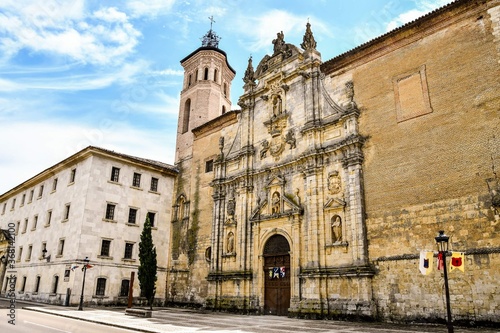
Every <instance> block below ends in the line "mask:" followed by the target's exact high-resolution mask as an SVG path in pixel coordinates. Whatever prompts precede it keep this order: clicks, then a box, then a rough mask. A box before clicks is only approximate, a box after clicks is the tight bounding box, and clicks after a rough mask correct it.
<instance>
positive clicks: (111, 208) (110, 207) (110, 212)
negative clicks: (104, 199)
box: [105, 203, 116, 220]
mask: <svg viewBox="0 0 500 333" xmlns="http://www.w3.org/2000/svg"><path fill="white" fill-rule="evenodd" d="M115 208H116V205H114V204H110V203H108V204H107V205H106V216H105V218H106V220H113V219H114V218H115Z"/></svg>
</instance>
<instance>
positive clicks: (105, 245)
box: [101, 239, 111, 257]
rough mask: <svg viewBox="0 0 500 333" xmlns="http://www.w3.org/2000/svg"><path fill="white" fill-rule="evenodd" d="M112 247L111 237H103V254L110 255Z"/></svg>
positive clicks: (104, 255)
mask: <svg viewBox="0 0 500 333" xmlns="http://www.w3.org/2000/svg"><path fill="white" fill-rule="evenodd" d="M110 247H111V241H110V240H109V239H103V240H102V242H101V256H103V257H109V249H110Z"/></svg>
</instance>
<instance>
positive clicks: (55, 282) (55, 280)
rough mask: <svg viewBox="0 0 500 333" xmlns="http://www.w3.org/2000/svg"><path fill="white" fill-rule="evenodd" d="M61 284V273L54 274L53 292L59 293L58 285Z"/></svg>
mask: <svg viewBox="0 0 500 333" xmlns="http://www.w3.org/2000/svg"><path fill="white" fill-rule="evenodd" d="M58 284H59V275H55V276H54V280H53V281H52V292H51V293H52V294H57V285H58Z"/></svg>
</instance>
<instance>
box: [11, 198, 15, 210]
mask: <svg viewBox="0 0 500 333" xmlns="http://www.w3.org/2000/svg"><path fill="white" fill-rule="evenodd" d="M15 206H16V198H14V199H13V200H12V207H11V208H10V210H13V209H14V207H15Z"/></svg>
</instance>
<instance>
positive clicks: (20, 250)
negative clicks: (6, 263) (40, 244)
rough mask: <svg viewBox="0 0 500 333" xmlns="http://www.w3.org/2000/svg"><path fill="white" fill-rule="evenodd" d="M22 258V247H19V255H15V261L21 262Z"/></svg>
mask: <svg viewBox="0 0 500 333" xmlns="http://www.w3.org/2000/svg"><path fill="white" fill-rule="evenodd" d="M22 256H23V247H22V246H19V254H18V255H17V261H21V258H22Z"/></svg>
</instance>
